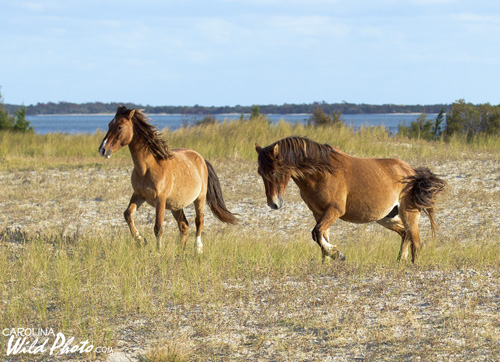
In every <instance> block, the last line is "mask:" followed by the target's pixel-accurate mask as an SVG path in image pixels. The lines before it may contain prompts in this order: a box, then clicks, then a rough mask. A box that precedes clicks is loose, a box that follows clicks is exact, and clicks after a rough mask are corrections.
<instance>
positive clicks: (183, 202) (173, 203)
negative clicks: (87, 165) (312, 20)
mask: <svg viewBox="0 0 500 362" xmlns="http://www.w3.org/2000/svg"><path fill="white" fill-rule="evenodd" d="M127 145H128V147H129V150H130V154H131V156H132V160H133V161H134V170H133V171H132V187H133V189H134V193H133V194H132V197H131V198H130V204H129V205H128V208H127V210H126V211H125V213H124V216H125V220H126V221H127V224H128V226H129V228H130V232H131V233H132V235H133V236H134V238H135V239H136V240H137V242H138V243H139V244H140V243H141V240H143V239H142V237H141V236H140V234H139V232H138V231H137V229H136V227H135V225H134V219H133V216H134V213H135V211H136V210H137V209H138V208H139V207H140V206H141V205H142V204H143V203H144V201H146V202H147V203H148V204H149V205H151V206H153V207H155V208H156V222H155V226H154V232H155V235H156V238H157V246H158V249H160V248H161V241H162V235H163V219H164V217H165V210H170V211H171V212H172V215H173V216H174V218H175V219H176V220H177V223H178V226H179V230H180V233H181V245H182V247H183V248H184V247H185V244H186V235H187V231H188V221H187V219H186V216H185V214H184V210H183V209H184V208H185V207H186V206H187V205H189V204H192V203H194V207H195V211H196V218H195V223H196V240H195V247H196V249H197V251H198V252H199V253H201V252H202V243H201V229H202V227H203V221H204V215H203V214H204V209H205V201H207V202H208V205H209V207H210V209H211V210H212V213H213V214H214V216H215V217H216V218H217V219H219V220H220V221H222V222H225V223H229V224H235V223H236V222H237V219H236V217H235V215H234V214H232V213H231V212H230V211H229V210H228V209H227V207H226V205H225V203H224V199H223V197H222V191H221V188H220V183H219V179H218V177H217V175H216V173H215V171H214V169H213V167H212V165H211V164H210V163H208V162H207V161H205V160H204V159H203V157H202V156H201V155H200V154H199V153H197V152H196V151H193V150H189V149H184V148H180V149H174V150H169V148H168V146H167V144H166V142H165V140H163V139H162V138H161V137H160V135H159V133H158V131H157V129H156V127H154V126H152V125H151V124H149V123H148V121H147V117H146V116H145V115H144V114H143V113H142V112H141V111H139V110H135V109H127V108H126V107H123V106H120V107H118V109H117V111H116V115H115V117H114V118H113V120H112V121H111V122H110V123H109V129H108V132H107V133H106V136H105V137H104V139H103V140H102V143H101V146H100V147H99V153H100V154H101V156H103V157H105V158H109V157H110V156H111V154H112V153H113V152H116V151H118V150H119V149H120V148H122V147H124V146H127ZM144 242H145V241H144Z"/></svg>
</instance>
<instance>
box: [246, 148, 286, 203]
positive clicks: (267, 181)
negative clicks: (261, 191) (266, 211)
mask: <svg viewBox="0 0 500 362" xmlns="http://www.w3.org/2000/svg"><path fill="white" fill-rule="evenodd" d="M255 151H257V154H258V155H259V159H258V160H259V169H258V172H259V175H260V176H262V180H263V181H264V188H265V190H266V197H267V204H268V205H269V207H270V208H271V209H275V210H277V209H280V208H281V207H283V195H284V193H285V190H286V187H287V186H288V182H289V181H290V172H285V171H284V170H283V169H281V168H279V167H278V164H279V160H278V152H279V149H278V145H277V144H276V145H274V146H273V147H265V148H262V147H260V146H259V145H258V144H255Z"/></svg>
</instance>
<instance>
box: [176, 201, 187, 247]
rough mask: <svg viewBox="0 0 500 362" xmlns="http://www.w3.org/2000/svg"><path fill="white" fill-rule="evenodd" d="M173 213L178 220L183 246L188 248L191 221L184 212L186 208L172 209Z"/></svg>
mask: <svg viewBox="0 0 500 362" xmlns="http://www.w3.org/2000/svg"><path fill="white" fill-rule="evenodd" d="M172 215H173V216H174V219H175V220H176V221H177V225H178V226H179V232H180V233H181V247H182V250H184V249H185V248H186V237H187V233H188V228H189V223H188V221H187V219H186V215H185V214H184V210H182V209H180V210H176V211H173V210H172Z"/></svg>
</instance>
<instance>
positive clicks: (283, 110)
mask: <svg viewBox="0 0 500 362" xmlns="http://www.w3.org/2000/svg"><path fill="white" fill-rule="evenodd" d="M120 104H123V105H124V106H126V107H127V108H136V109H144V111H145V113H147V114H148V115H150V116H151V115H155V114H157V115H183V116H191V115H193V116H205V115H215V114H218V115H221V114H227V115H241V114H242V113H243V114H250V113H252V112H253V111H255V110H256V108H257V109H258V111H259V112H260V113H262V114H266V115H267V114H284V115H290V114H297V115H299V114H306V115H308V114H312V113H313V112H314V111H315V110H316V108H321V109H322V110H323V112H325V113H328V114H331V113H334V112H335V113H337V112H340V113H341V114H394V115H398V114H407V115H408V114H421V113H426V114H429V113H439V112H440V111H441V110H443V109H444V111H445V112H447V111H448V110H449V109H450V107H451V106H450V105H448V104H433V105H396V104H382V105H373V104H353V103H345V102H344V103H325V102H321V103H319V102H314V103H309V104H282V105H273V104H268V105H253V106H240V105H237V106H199V105H194V106H143V105H140V104H134V103H100V102H94V103H83V104H77V103H67V102H59V103H37V104H36V105H29V106H25V107H26V114H27V115H29V116H35V115H109V114H111V115H113V114H115V112H116V108H117V107H118V106H119V105H120ZM21 107H22V106H20V105H12V104H5V108H6V109H7V110H8V111H9V112H11V113H13V112H15V111H16V110H18V109H19V108H21Z"/></svg>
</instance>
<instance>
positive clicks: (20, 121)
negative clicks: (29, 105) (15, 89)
mask: <svg viewBox="0 0 500 362" xmlns="http://www.w3.org/2000/svg"><path fill="white" fill-rule="evenodd" d="M15 115H16V117H15V119H16V121H15V123H14V125H13V126H12V130H13V131H16V132H23V133H25V132H33V131H34V130H33V127H31V125H30V121H28V120H27V119H26V107H25V106H22V107H21V108H19V109H18V110H17V111H16V112H15Z"/></svg>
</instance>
